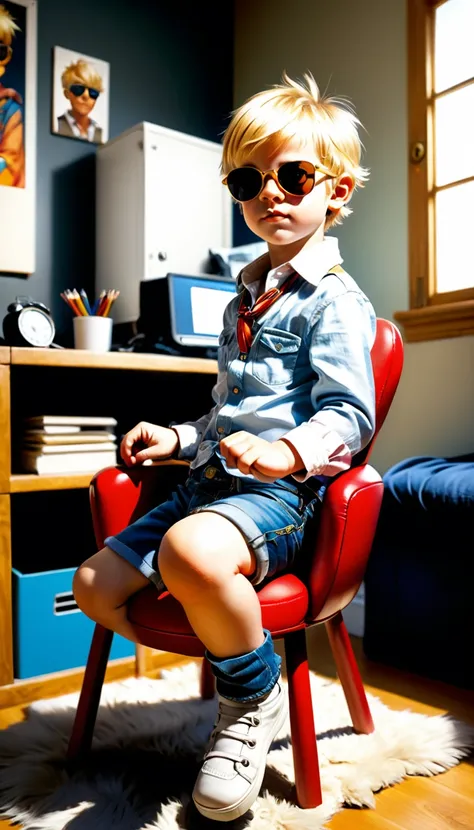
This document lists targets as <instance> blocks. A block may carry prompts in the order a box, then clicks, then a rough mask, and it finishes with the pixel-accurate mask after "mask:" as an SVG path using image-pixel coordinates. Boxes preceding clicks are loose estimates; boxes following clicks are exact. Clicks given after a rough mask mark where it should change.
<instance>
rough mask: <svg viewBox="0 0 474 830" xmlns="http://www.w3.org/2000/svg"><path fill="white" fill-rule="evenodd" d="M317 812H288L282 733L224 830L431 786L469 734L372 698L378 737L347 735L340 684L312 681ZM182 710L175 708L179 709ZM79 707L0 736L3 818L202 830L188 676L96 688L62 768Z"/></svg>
mask: <svg viewBox="0 0 474 830" xmlns="http://www.w3.org/2000/svg"><path fill="white" fill-rule="evenodd" d="M311 682H312V690H313V701H314V712H315V722H316V728H317V730H318V733H319V740H318V746H319V758H320V765H321V777H322V786H323V792H324V803H323V804H322V805H321V806H320V807H318V808H316V809H314V810H300V809H299V808H298V807H297V806H295V803H294V800H293V799H294V790H293V787H292V784H291V782H293V780H294V778H293V762H292V754H291V747H290V745H289V740H288V736H289V724H286V726H285V727H284V728H283V729H282V731H281V733H280V734H279V735H278V736H277V740H276V741H275V743H274V745H273V748H272V750H271V752H270V753H269V756H268V766H267V773H266V776H265V780H264V786H263V789H262V795H261V796H260V797H259V798H258V800H257V802H256V803H255V805H254V807H253V809H252V811H251V812H249V813H248V814H247V815H246V816H243V817H242V819H239V820H238V821H235V822H231V823H229V825H228V826H229V827H232V828H234V830H236V828H239V830H241V828H245V827H249V828H251V829H252V830H318V828H322V827H324V826H325V822H326V821H327V820H328V819H329V818H330V817H331V816H332V815H333V814H334V813H335V812H337V811H338V810H340V809H341V808H342V807H343V805H344V804H351V805H357V806H362V807H373V806H374V796H373V793H375V792H377V790H380V789H381V788H383V787H387V786H389V785H390V784H394V783H396V782H399V781H401V780H402V779H403V778H404V777H405V776H408V775H437V774H438V773H441V772H443V771H444V770H446V769H448V768H449V767H452V766H454V765H455V764H457V763H459V761H460V760H461V759H462V758H463V757H464V756H466V755H468V754H469V752H470V748H472V746H474V729H472V728H470V727H468V726H466V724H462V723H459V722H456V721H453V720H452V719H450V718H448V717H444V716H443V717H442V716H439V717H426V716H424V715H419V714H415V713H413V712H409V711H404V712H396V711H393V710H390V709H389V708H387V707H386V706H385V705H384V704H382V703H381V702H380V701H379V700H378V699H377V698H374V697H370V698H369V701H370V706H371V711H372V715H373V718H374V722H375V726H376V731H375V733H374V734H372V735H355V734H354V732H353V730H352V727H351V726H350V717H349V713H348V710H347V707H346V704H345V700H344V697H343V694H342V692H341V689H340V687H339V685H338V684H336V683H331V682H328V681H327V680H325V679H323V678H320V677H318V676H316V675H312V677H311ZM183 701H184V702H183ZM76 702H77V695H68V696H66V697H62V698H56V699H52V700H46V701H41V702H39V703H35V704H33V705H32V706H31V707H30V708H29V710H28V719H27V720H26V721H24V722H22V723H18V724H15V725H13V726H11V727H9V728H8V729H6V730H4V731H3V732H0V817H4V818H10V819H14V820H15V821H17V822H19V823H20V824H21V825H22V827H23V828H25V830H63V828H67V830H152V828H159V830H182V828H186V830H194V828H196V830H197V829H198V828H199V830H204V828H209V829H210V827H211V826H215V823H214V822H211V821H209V820H206V819H203V818H202V817H201V816H200V815H199V814H198V813H197V812H196V810H195V808H194V805H193V804H192V801H190V796H189V794H190V792H191V790H192V787H193V784H194V779H195V777H196V774H197V770H198V768H199V762H200V758H201V753H202V749H203V746H204V744H205V743H206V741H207V737H208V734H209V732H210V730H211V727H212V724H213V720H214V713H215V706H216V704H215V701H214V700H213V701H201V700H200V699H199V698H198V669H197V666H196V664H187V665H185V666H184V667H179V668H175V669H172V670H170V671H165V672H163V676H162V679H160V680H149V679H146V678H140V679H130V680H126V681H123V682H121V683H112V684H110V685H108V686H106V687H104V692H103V696H102V703H101V709H100V714H99V718H98V722H97V726H96V730H95V737H94V745H93V752H92V754H91V756H90V757H89V758H88V760H87V763H86V764H84V765H83V766H82V768H76V769H75V770H72V769H70V768H68V767H67V765H66V763H65V753H66V748H67V742H68V737H69V733H70V729H71V724H72V720H73V716H74V710H75V705H76Z"/></svg>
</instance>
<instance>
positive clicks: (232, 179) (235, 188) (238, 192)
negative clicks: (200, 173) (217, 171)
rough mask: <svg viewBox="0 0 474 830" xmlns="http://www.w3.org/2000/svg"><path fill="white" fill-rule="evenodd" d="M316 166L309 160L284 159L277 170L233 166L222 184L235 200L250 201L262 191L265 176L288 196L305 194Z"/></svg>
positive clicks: (309, 191)
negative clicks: (270, 178) (269, 177)
mask: <svg viewBox="0 0 474 830" xmlns="http://www.w3.org/2000/svg"><path fill="white" fill-rule="evenodd" d="M318 169H319V168H318V167H315V165H314V164H312V163H311V162H310V161H285V162H284V164H281V165H280V167H279V168H278V170H267V171H266V173H263V172H262V171H261V170H259V169H258V167H235V168H234V170H231V171H230V173H228V174H227V176H226V177H225V179H224V180H223V182H222V184H225V185H227V187H228V188H229V190H230V193H231V195H232V196H233V197H234V199H235V200H236V201H237V202H250V200H251V199H255V197H256V196H258V195H259V193H261V192H262V190H263V187H264V185H265V180H266V178H267V176H271V177H272V179H273V180H274V181H275V182H276V183H277V184H278V187H280V188H281V189H282V190H283V191H284V192H285V193H287V194H288V195H290V196H307V195H308V193H311V191H312V189H313V187H314V185H315V180H314V179H315V174H316V170H318Z"/></svg>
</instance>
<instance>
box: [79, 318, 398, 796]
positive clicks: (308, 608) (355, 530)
mask: <svg viewBox="0 0 474 830" xmlns="http://www.w3.org/2000/svg"><path fill="white" fill-rule="evenodd" d="M372 364H373V369H374V377H375V387H376V425H377V426H376V434H377V433H378V431H379V430H380V428H381V426H382V424H383V422H384V420H385V416H386V415H387V412H388V410H389V407H390V405H391V402H392V399H393V396H394V394H395V391H396V388H397V385H398V382H399V379H400V374H401V370H402V365H403V343H402V340H401V337H400V333H399V331H398V329H397V328H396V326H394V325H393V324H392V323H391V322H389V321H387V320H380V319H379V320H377V334H376V339H375V343H374V346H373V349H372ZM373 440H374V439H372V442H371V444H370V446H369V447H366V448H365V449H364V450H363V451H362V452H361V453H359V455H358V456H357V457H356V458H355V459H354V462H353V465H352V467H351V469H350V470H347V471H346V472H344V473H342V474H340V475H339V476H337V478H335V479H334V480H333V481H331V483H330V485H329V486H328V488H327V492H326V495H325V498H324V502H323V508H322V512H321V522H320V525H319V528H318V531H317V538H316V539H313V540H310V539H308V542H307V544H308V546H309V547H310V549H311V551H312V553H311V554H310V555H309V556H308V560H309V561H310V566H309V568H308V573H307V576H305V577H302V576H297V575H295V574H285V575H282V576H277V577H275V578H274V579H273V580H272V581H271V582H269V583H268V584H266V585H265V586H264V587H263V588H262V589H261V590H260V591H259V592H258V597H259V600H260V603H261V607H262V616H263V625H264V627H265V628H267V629H269V630H270V631H271V633H272V636H273V638H274V639H278V638H283V639H284V643H285V656H286V666H287V676H288V693H289V702H290V722H291V738H292V746H293V757H294V766H295V783H296V796H297V800H298V804H299V805H300V807H303V808H309V807H316V806H318V805H319V804H321V801H322V799H321V785H320V777H319V764H318V753H317V746H316V735H315V730H314V726H313V723H314V720H313V708H312V701H311V690H310V679H309V670H308V658H307V652H306V635H305V630H306V629H307V628H309V626H311V625H315V624H317V623H324V624H325V626H326V630H327V632H328V635H329V641H330V644H331V648H332V651H333V655H334V659H335V663H336V668H337V674H338V676H339V679H340V681H341V684H342V687H343V689H344V694H345V696H346V700H347V703H348V706H349V711H350V714H351V718H352V723H353V726H354V729H355V730H356V731H357V732H361V733H364V734H369V733H370V732H373V730H374V725H373V721H372V717H371V714H370V710H369V707H368V704H367V699H366V696H365V692H364V687H363V685H362V681H361V677H360V674H359V670H358V668H357V663H356V660H355V657H354V653H353V650H352V646H351V643H350V639H349V635H348V633H347V629H346V627H345V624H344V621H343V618H342V613H341V612H342V610H343V609H344V608H345V607H346V606H347V605H348V604H349V603H350V602H351V600H352V599H353V598H354V596H355V595H356V593H357V591H358V590H359V587H360V585H361V582H362V580H363V577H364V572H365V568H366V565H367V560H368V557H369V554H370V550H371V546H372V541H373V537H374V533H375V529H376V525H377V519H378V515H379V511H380V506H381V502H382V495H383V482H382V479H381V476H380V475H379V474H378V473H377V472H376V471H375V470H374V469H373V467H371V466H370V465H369V464H368V463H367V458H368V455H369V452H370V449H371V447H372V445H373ZM157 476H158V482H160V480H161V487H162V488H163V484H165V485H166V488H167V489H168V490H169V489H170V488H171V487H173V486H174V484H175V481H176V478H177V476H180V477H181V478H183V468H182V467H180V466H178V465H175V466H166V467H164V466H156V467H141V468H139V469H136V468H135V469H133V470H132V469H128V468H123V467H122V468H115V467H111V468H107V469H105V470H102V471H101V472H99V473H98V474H97V475H96V476H95V478H94V479H93V481H92V483H91V490H90V492H91V505H92V516H93V523H94V531H95V536H96V541H97V545H98V547H99V548H102V547H103V541H104V539H105V537H106V536H108V535H109V534H114V533H117V532H118V531H119V530H121V529H122V528H123V527H125V526H126V525H127V524H129V523H130V522H131V521H134V520H135V519H136V518H137V517H138V516H139V515H141V514H142V513H143V512H144V511H145V510H147V509H149V508H150V507H151V506H152V505H153V504H156V503H157V501H158V497H157V496H158V494H157V492H156V489H154V488H155V486H156V482H157ZM163 479H166V480H165V482H163ZM162 495H163V496H164V492H163V494H162ZM128 616H129V619H130V620H131V621H132V622H133V624H134V627H135V631H136V633H137V638H138V641H139V642H140V643H142V644H143V645H145V646H150V647H151V648H155V649H162V650H164V651H169V652H172V653H175V654H183V655H188V656H190V657H196V656H203V654H204V646H203V644H202V643H201V642H200V640H198V639H197V637H196V636H195V634H194V632H193V630H192V629H191V627H190V625H189V623H188V621H187V618H186V615H185V613H184V610H183V608H182V606H181V605H180V604H179V603H178V602H177V600H175V599H174V598H173V597H172V596H171V595H170V594H169V593H164V594H162V595H161V596H160V597H158V595H157V593H156V589H155V588H154V586H152V585H150V586H149V587H147V588H145V589H143V590H142V591H139V592H138V593H137V594H135V595H134V596H133V597H132V598H131V600H130V602H129V614H128ZM112 637H113V633H112V632H111V631H108V630H107V629H105V628H103V627H102V626H100V625H97V626H96V628H95V632H94V637H93V640H92V646H91V650H90V654H89V659H88V662H87V667H86V670H85V675H84V681H83V686H82V692H81V696H80V699H79V704H78V708H77V713H76V718H75V722H74V726H73V730H72V734H71V739H70V743H69V750H68V757H69V758H70V759H77V758H78V756H81V755H82V754H83V753H86V752H87V751H89V749H90V746H91V742H92V735H93V731H94V724H95V719H96V715H97V709H98V706H99V700H100V693H101V689H102V685H103V682H104V674H105V670H106V666H107V660H108V655H109V651H110V646H111V643H112ZM201 693H202V695H203V697H205V698H208V697H212V695H213V694H214V678H213V675H212V673H211V671H210V666H209V663H208V662H207V660H205V659H204V660H203V664H202V674H201Z"/></svg>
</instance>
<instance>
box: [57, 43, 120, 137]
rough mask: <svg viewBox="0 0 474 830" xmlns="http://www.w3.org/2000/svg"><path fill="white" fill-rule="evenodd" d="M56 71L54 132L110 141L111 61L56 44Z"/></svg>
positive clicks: (68, 135)
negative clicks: (107, 61)
mask: <svg viewBox="0 0 474 830" xmlns="http://www.w3.org/2000/svg"><path fill="white" fill-rule="evenodd" d="M53 74H54V79H53V106H52V132H53V133H54V134H55V135H61V136H65V137H66V138H77V139H80V140H82V141H90V142H91V143H92V144H103V143H104V142H105V141H107V139H108V135H109V76H110V68H109V64H108V63H106V61H102V60H99V59H98V58H91V57H89V56H88V55H82V54H80V53H78V52H72V51H71V50H69V49H63V48H62V47H61V46H55V48H54V61H53Z"/></svg>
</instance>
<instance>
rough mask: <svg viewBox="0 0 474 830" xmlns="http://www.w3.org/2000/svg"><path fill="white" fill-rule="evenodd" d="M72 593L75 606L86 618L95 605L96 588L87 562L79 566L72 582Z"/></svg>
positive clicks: (92, 573)
mask: <svg viewBox="0 0 474 830" xmlns="http://www.w3.org/2000/svg"><path fill="white" fill-rule="evenodd" d="M72 592H73V594H74V599H75V600H76V602H77V605H78V606H79V608H80V609H81V611H83V612H84V614H87V616H91V613H90V612H91V611H92V610H93V608H94V606H95V605H96V604H97V601H98V597H97V588H96V586H95V585H94V572H93V570H92V568H90V567H88V564H87V562H84V563H83V564H82V565H80V566H79V568H78V569H77V571H76V573H75V574H74V578H73V581H72Z"/></svg>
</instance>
